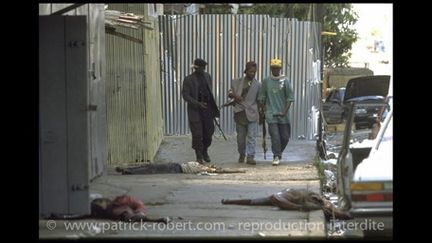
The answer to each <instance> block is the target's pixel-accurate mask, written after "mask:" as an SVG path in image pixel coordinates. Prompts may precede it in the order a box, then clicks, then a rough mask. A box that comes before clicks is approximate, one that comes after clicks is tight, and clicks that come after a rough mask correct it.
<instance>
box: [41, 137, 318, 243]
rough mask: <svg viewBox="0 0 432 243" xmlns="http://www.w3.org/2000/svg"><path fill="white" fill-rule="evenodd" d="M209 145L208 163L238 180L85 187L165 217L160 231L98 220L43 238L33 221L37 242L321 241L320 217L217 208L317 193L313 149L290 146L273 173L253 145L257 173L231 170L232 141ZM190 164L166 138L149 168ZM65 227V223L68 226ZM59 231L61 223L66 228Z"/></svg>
mask: <svg viewBox="0 0 432 243" xmlns="http://www.w3.org/2000/svg"><path fill="white" fill-rule="evenodd" d="M228 139H229V141H225V140H223V139H221V138H215V139H214V141H213V144H212V146H211V150H210V151H209V154H210V157H211V158H212V163H214V164H216V165H218V166H222V167H224V168H244V169H246V173H240V174H219V175H211V176H208V175H194V174H158V175H120V174H118V173H116V172H114V170H113V168H109V170H108V175H106V176H103V177H100V178H97V179H96V180H95V181H93V182H92V184H91V192H92V193H98V194H101V195H103V196H104V197H110V198H113V197H115V196H118V195H121V194H125V193H126V194H128V195H132V196H135V197H137V198H139V199H141V200H142V201H143V202H144V204H145V205H146V208H147V210H148V215H149V216H152V217H167V216H169V217H170V218H171V219H172V221H171V223H170V224H168V225H163V224H154V223H145V224H143V225H131V224H129V225H128V224H123V225H120V224H119V223H118V222H112V221H103V220H81V221H75V222H83V223H85V225H86V226H85V227H87V229H83V230H66V228H65V227H66V226H67V225H65V224H64V223H65V221H56V222H55V224H56V228H55V229H53V230H49V229H48V227H47V224H50V223H52V222H48V221H46V220H40V222H39V224H40V227H39V234H40V237H41V238H167V237H168V238H182V237H186V238H190V237H192V238H195V237H204V238H216V237H217V238H262V237H264V238H266V237H282V238H288V239H291V238H295V239H296V238H313V239H316V238H318V239H320V238H325V219H324V214H323V212H322V211H321V210H316V211H311V212H301V211H286V210H280V209H278V208H276V207H272V206H240V205H222V204H221V203H220V201H221V199H223V198H256V197H265V196H268V195H270V194H273V193H275V192H278V191H280V190H282V189H284V188H296V189H299V188H307V189H309V190H312V191H315V192H319V191H320V187H319V178H318V172H317V170H316V168H315V167H314V166H313V165H312V163H313V158H314V156H315V141H304V140H300V141H290V143H289V144H288V147H287V149H286V151H285V153H284V155H283V160H282V162H281V165H279V166H271V159H272V153H271V149H270V146H271V144H270V142H269V141H268V142H267V145H268V147H269V152H267V160H264V158H263V153H262V148H260V147H259V146H260V145H261V141H260V140H259V141H257V151H258V153H257V156H256V157H257V165H255V166H252V165H247V164H240V163H238V162H237V158H238V154H237V152H236V150H237V149H236V142H235V137H229V138H228ZM192 160H194V153H193V150H192V148H191V139H190V137H187V136H170V137H166V138H165V139H164V142H163V143H162V145H161V147H160V150H159V153H158V154H157V156H156V158H155V161H157V163H166V162H185V161H192ZM69 222H70V221H69ZM66 223H67V222H66Z"/></svg>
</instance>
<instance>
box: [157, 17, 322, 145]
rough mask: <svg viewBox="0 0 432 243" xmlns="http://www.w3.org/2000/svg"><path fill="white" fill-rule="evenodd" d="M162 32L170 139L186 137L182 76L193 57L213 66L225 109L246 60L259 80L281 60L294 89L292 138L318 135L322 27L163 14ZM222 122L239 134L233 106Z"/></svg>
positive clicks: (275, 20)
mask: <svg viewBox="0 0 432 243" xmlns="http://www.w3.org/2000/svg"><path fill="white" fill-rule="evenodd" d="M159 24H160V27H159V29H160V34H161V38H160V40H161V45H160V46H161V48H160V51H161V72H162V73H161V78H162V80H161V81H162V104H163V116H164V122H165V124H164V125H165V134H166V135H183V134H188V133H189V132H190V131H189V128H188V123H187V122H188V121H187V111H186V103H185V102H184V100H183V99H182V97H181V88H182V82H183V79H184V77H186V76H187V75H188V74H190V73H191V72H192V70H191V69H190V65H191V64H192V62H193V60H194V59H195V58H203V59H204V60H206V61H207V62H208V63H209V64H208V66H207V71H208V72H209V73H210V75H211V76H212V78H213V87H212V88H213V92H214V95H215V99H216V103H217V104H218V105H222V104H223V103H224V102H225V101H226V99H227V95H228V90H229V87H230V85H231V81H232V80H233V79H234V78H237V77H240V76H242V75H243V69H244V66H245V64H246V62H248V61H251V60H253V61H255V62H257V64H258V69H257V74H256V78H257V79H258V80H262V79H264V78H265V77H267V76H268V75H270V68H269V64H270V59H272V58H274V57H278V58H281V59H282V60H283V68H282V72H283V73H284V74H285V75H287V77H289V79H290V80H291V83H292V85H293V90H294V95H295V97H294V98H295V102H294V104H293V105H292V108H291V109H290V113H289V115H290V120H291V123H292V124H291V127H292V133H291V134H292V139H298V138H306V139H313V138H314V136H315V134H316V132H317V130H318V129H317V117H318V116H317V114H318V113H317V111H318V107H319V92H320V90H319V85H318V84H319V81H320V67H321V65H320V57H321V45H320V43H321V39H320V38H321V36H320V33H321V25H320V24H319V23H317V22H306V21H298V20H296V19H287V18H271V17H269V16H268V15H186V16H185V15H181V16H176V15H165V16H160V17H159ZM220 123H221V126H222V129H223V130H224V131H225V132H226V133H227V134H234V133H235V124H234V119H233V113H232V108H224V109H223V110H221V118H220Z"/></svg>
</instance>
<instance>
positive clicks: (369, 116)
mask: <svg viewBox="0 0 432 243" xmlns="http://www.w3.org/2000/svg"><path fill="white" fill-rule="evenodd" d="M389 83H390V76H387V75H375V76H365V77H358V78H353V79H351V80H349V81H348V83H347V86H346V87H345V88H339V89H334V90H332V91H331V92H330V94H329V96H328V97H327V99H326V100H325V101H324V103H323V116H324V119H325V121H326V122H327V123H328V124H340V123H343V122H344V121H345V120H346V115H347V106H346V105H347V104H348V103H350V102H355V103H357V106H356V110H355V116H354V124H355V127H356V129H362V128H372V126H373V124H374V123H375V122H376V119H377V117H378V114H379V112H380V110H381V108H382V104H384V103H385V97H386V95H387V92H388V89H389ZM347 90H348V91H347Z"/></svg>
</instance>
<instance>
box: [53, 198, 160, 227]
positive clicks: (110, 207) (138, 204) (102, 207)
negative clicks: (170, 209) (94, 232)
mask: <svg viewBox="0 0 432 243" xmlns="http://www.w3.org/2000/svg"><path fill="white" fill-rule="evenodd" d="M49 218H50V219H68V220H70V219H89V218H92V219H109V220H116V221H126V222H139V221H142V222H161V223H167V222H168V218H150V217H147V215H146V210H145V208H144V203H143V202H142V201H141V200H139V199H137V198H135V197H132V196H128V195H122V196H118V197H116V198H115V199H114V200H111V199H108V198H96V199H94V200H93V201H92V202H91V214H90V215H60V214H52V215H51V216H50V217H49Z"/></svg>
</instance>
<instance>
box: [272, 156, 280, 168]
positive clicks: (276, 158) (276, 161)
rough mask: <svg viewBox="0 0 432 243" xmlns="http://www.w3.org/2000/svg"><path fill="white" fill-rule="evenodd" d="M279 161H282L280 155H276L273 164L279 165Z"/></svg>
mask: <svg viewBox="0 0 432 243" xmlns="http://www.w3.org/2000/svg"><path fill="white" fill-rule="evenodd" d="M279 163H280V161H279V157H278V156H275V157H274V158H273V162H272V165H274V166H276V165H279Z"/></svg>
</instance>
